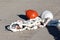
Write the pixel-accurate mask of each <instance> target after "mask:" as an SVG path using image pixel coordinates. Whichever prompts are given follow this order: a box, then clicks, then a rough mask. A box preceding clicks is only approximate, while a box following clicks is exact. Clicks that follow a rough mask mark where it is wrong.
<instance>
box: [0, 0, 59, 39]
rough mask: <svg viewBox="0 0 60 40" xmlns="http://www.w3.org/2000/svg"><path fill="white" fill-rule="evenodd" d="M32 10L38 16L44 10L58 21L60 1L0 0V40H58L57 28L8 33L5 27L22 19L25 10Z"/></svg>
mask: <svg viewBox="0 0 60 40" xmlns="http://www.w3.org/2000/svg"><path fill="white" fill-rule="evenodd" d="M27 9H34V10H36V11H37V12H38V13H39V15H40V14H41V13H42V12H43V11H44V10H49V11H51V12H52V13H53V15H54V18H55V19H60V0H0V40H60V34H59V33H60V31H59V30H58V28H57V27H45V28H39V29H37V30H32V31H28V30H26V31H22V32H10V31H7V30H6V26H8V25H10V23H12V22H14V21H16V20H21V19H24V18H22V16H24V15H25V10H27Z"/></svg>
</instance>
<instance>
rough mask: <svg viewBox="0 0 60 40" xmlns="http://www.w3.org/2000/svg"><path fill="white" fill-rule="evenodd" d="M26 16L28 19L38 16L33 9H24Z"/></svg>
mask: <svg viewBox="0 0 60 40" xmlns="http://www.w3.org/2000/svg"><path fill="white" fill-rule="evenodd" d="M26 17H27V18H28V19H34V18H36V17H38V13H37V12H36V11H35V10H31V9H29V10H26Z"/></svg>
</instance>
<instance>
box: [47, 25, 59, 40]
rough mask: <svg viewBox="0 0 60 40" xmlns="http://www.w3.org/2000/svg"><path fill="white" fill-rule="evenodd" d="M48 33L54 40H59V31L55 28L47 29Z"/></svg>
mask: <svg viewBox="0 0 60 40" xmlns="http://www.w3.org/2000/svg"><path fill="white" fill-rule="evenodd" d="M47 29H48V31H49V33H50V34H51V35H52V36H54V39H55V40H60V31H59V30H58V28H57V27H56V26H50V27H47Z"/></svg>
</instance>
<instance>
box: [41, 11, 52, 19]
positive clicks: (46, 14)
mask: <svg viewBox="0 0 60 40" xmlns="http://www.w3.org/2000/svg"><path fill="white" fill-rule="evenodd" d="M41 18H42V19H45V18H50V19H53V14H52V13H51V12H50V11H48V10H46V11H44V12H43V13H42V15H41Z"/></svg>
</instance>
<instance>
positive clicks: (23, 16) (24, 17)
mask: <svg viewBox="0 0 60 40" xmlns="http://www.w3.org/2000/svg"><path fill="white" fill-rule="evenodd" d="M17 16H18V17H20V18H22V19H24V20H27V17H26V15H17Z"/></svg>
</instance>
